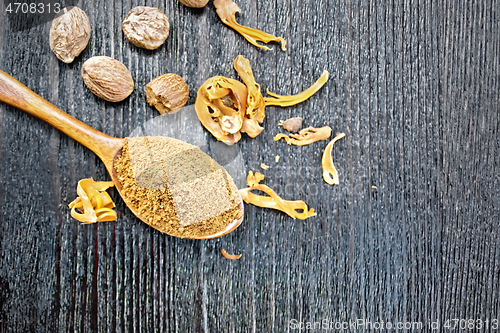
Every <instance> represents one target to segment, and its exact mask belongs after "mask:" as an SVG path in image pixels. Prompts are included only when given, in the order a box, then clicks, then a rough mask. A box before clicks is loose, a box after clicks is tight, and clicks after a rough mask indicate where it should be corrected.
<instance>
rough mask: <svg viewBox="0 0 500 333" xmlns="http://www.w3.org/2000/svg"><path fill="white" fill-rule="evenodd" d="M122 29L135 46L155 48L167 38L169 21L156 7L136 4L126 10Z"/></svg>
mask: <svg viewBox="0 0 500 333" xmlns="http://www.w3.org/2000/svg"><path fill="white" fill-rule="evenodd" d="M122 30H123V33H124V34H125V37H127V39H128V40H129V42H131V43H132V44H134V45H135V46H137V47H142V48H144V49H148V50H155V49H157V48H158V47H160V46H161V45H162V44H163V43H164V42H165V40H166V39H167V38H168V34H169V31H170V23H169V22H168V18H167V15H165V13H164V12H162V11H161V10H159V9H158V8H155V7H146V6H138V7H135V8H132V10H130V12H128V14H127V16H126V17H125V20H124V21H123V23H122Z"/></svg>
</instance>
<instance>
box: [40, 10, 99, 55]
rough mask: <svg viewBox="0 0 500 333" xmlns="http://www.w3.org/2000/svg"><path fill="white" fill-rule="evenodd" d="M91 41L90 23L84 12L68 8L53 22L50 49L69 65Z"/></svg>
mask: <svg viewBox="0 0 500 333" xmlns="http://www.w3.org/2000/svg"><path fill="white" fill-rule="evenodd" d="M89 39H90V22H89V18H88V17H87V15H86V14H85V12H84V11H83V10H81V9H80V8H78V7H66V8H63V9H62V10H61V15H58V16H57V17H55V18H54V19H53V20H52V25H51V26H50V35H49V43H50V49H51V50H52V52H54V54H55V55H56V57H57V58H58V59H59V60H61V61H63V62H65V63H67V64H69V63H72V62H73V60H75V58H76V57H78V55H79V54H80V53H82V51H83V50H84V49H85V47H87V44H88V42H89Z"/></svg>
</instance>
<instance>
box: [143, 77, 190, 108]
mask: <svg viewBox="0 0 500 333" xmlns="http://www.w3.org/2000/svg"><path fill="white" fill-rule="evenodd" d="M188 98H189V88H188V85H187V84H186V82H185V81H184V80H183V79H182V77H180V76H179V75H177V74H172V73H167V74H163V75H160V76H158V77H157V78H156V79H154V80H153V81H151V82H149V83H148V84H147V85H146V99H147V101H148V103H149V105H151V106H154V107H155V108H156V109H157V110H158V111H159V112H160V113H161V114H165V113H175V112H176V111H179V110H180V108H182V107H183V106H184V105H185V104H186V102H187V100H188Z"/></svg>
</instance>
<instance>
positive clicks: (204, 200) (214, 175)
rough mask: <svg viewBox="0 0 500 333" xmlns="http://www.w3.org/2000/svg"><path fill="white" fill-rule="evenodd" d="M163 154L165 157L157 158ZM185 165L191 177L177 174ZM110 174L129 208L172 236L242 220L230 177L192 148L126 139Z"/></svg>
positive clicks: (156, 140) (195, 233)
mask: <svg viewBox="0 0 500 333" xmlns="http://www.w3.org/2000/svg"><path fill="white" fill-rule="evenodd" d="M190 147H192V148H190ZM172 152H175V153H174V154H170V153H172ZM169 154H170V155H169ZM161 155H163V156H166V157H165V158H162V159H157V158H155V157H157V156H161ZM152 156H153V157H154V158H152ZM167 157H168V158H167ZM189 161H196V162H192V163H189ZM183 165H185V167H186V168H189V170H190V171H191V172H190V173H186V172H180V173H175V170H179V168H180V167H182V166H183ZM114 169H115V171H116V173H117V175H118V178H119V181H120V185H121V190H120V193H121V195H122V197H123V199H124V201H125V202H126V203H127V205H128V206H130V207H133V208H135V209H136V210H137V212H138V213H139V214H140V216H142V217H143V219H144V222H146V223H147V224H149V225H150V226H152V227H153V228H155V229H157V230H159V231H161V232H163V233H166V234H169V235H171V236H176V237H181V238H193V237H204V236H209V235H213V234H215V233H217V232H220V231H223V230H225V228H226V226H227V225H228V224H230V223H232V222H233V221H234V220H237V219H239V218H240V217H241V216H242V212H241V211H240V210H239V209H238V206H239V205H240V203H241V197H240V196H239V195H238V190H237V189H236V187H235V186H234V184H233V182H232V181H231V178H230V176H229V175H228V174H227V172H226V171H225V170H224V169H223V168H222V167H221V166H220V165H218V164H217V163H216V162H215V161H213V160H212V159H211V158H210V157H209V156H208V155H206V154H204V153H203V152H201V150H199V148H198V147H196V146H193V145H189V144H186V143H184V142H181V141H178V140H175V139H170V138H165V137H145V138H144V137H143V138H127V139H126V142H125V144H124V145H123V147H122V152H121V154H120V155H119V156H117V157H116V159H115V162H114ZM200 180H201V181H200ZM221 193H227V198H226V199H224V200H223V199H221V198H222V197H223V196H221ZM213 198H217V199H216V200H218V201H217V202H216V203H214V199H213Z"/></svg>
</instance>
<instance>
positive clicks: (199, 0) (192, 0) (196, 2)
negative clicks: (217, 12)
mask: <svg viewBox="0 0 500 333" xmlns="http://www.w3.org/2000/svg"><path fill="white" fill-rule="evenodd" d="M179 2H180V3H182V4H183V5H184V6H188V7H191V8H203V7H205V6H206V4H207V3H208V0H179Z"/></svg>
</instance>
